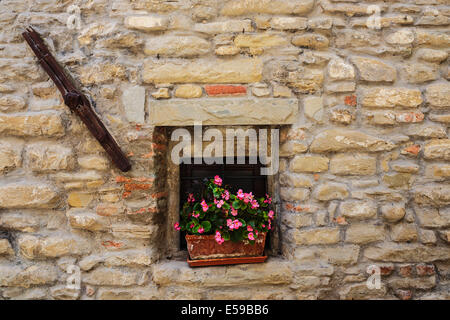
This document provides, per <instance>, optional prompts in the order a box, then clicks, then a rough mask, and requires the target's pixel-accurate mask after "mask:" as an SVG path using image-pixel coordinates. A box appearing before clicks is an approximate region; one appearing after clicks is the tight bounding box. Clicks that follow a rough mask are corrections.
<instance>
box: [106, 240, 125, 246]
mask: <svg viewBox="0 0 450 320" xmlns="http://www.w3.org/2000/svg"><path fill="white" fill-rule="evenodd" d="M102 246H104V247H105V248H120V247H122V243H120V242H116V241H109V240H108V241H103V242H102Z"/></svg>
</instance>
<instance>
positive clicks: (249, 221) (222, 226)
mask: <svg viewBox="0 0 450 320" xmlns="http://www.w3.org/2000/svg"><path fill="white" fill-rule="evenodd" d="M222 184H223V180H222V179H221V178H220V177H219V176H215V177H214V178H213V179H210V180H209V181H207V182H206V183H205V188H204V189H203V191H202V192H201V194H198V195H197V194H196V195H195V197H194V194H189V195H188V197H187V201H186V202H185V203H184V205H183V207H182V210H181V212H180V218H181V220H180V222H177V223H176V224H175V225H174V227H175V229H176V230H183V231H186V232H187V233H188V234H195V235H209V234H212V235H214V238H215V240H216V242H217V243H218V244H222V243H223V242H225V241H228V240H231V241H241V240H247V241H249V242H250V243H254V242H255V240H256V239H257V238H258V236H259V235H260V234H261V233H264V232H268V231H269V230H271V229H272V223H273V220H274V219H275V213H274V211H273V210H271V209H270V205H271V203H272V199H271V198H270V197H269V195H267V194H266V196H265V197H262V198H256V197H255V195H253V193H252V192H250V193H245V192H244V191H243V190H242V189H239V190H238V191H237V192H236V193H233V192H231V191H230V188H228V187H227V186H222ZM196 198H197V200H196Z"/></svg>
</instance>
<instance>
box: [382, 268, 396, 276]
mask: <svg viewBox="0 0 450 320" xmlns="http://www.w3.org/2000/svg"><path fill="white" fill-rule="evenodd" d="M393 271H394V266H380V274H381V275H382V276H388V275H390V274H391V273H392V272H393Z"/></svg>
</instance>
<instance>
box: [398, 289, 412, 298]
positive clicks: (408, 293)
mask: <svg viewBox="0 0 450 320" xmlns="http://www.w3.org/2000/svg"><path fill="white" fill-rule="evenodd" d="M395 294H396V296H397V297H398V298H399V299H401V300H411V298H412V292H411V290H397V291H396V292H395Z"/></svg>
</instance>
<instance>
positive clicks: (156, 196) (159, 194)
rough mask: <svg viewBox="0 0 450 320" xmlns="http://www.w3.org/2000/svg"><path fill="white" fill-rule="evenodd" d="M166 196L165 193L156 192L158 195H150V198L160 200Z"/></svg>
mask: <svg viewBox="0 0 450 320" xmlns="http://www.w3.org/2000/svg"><path fill="white" fill-rule="evenodd" d="M167 196H168V193H167V192H158V193H154V194H152V198H153V199H160V198H164V197H167Z"/></svg>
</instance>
